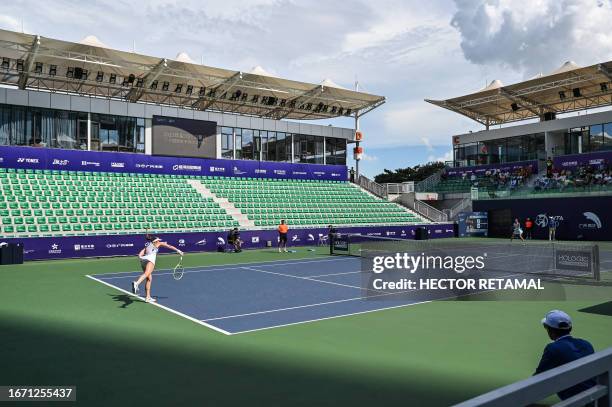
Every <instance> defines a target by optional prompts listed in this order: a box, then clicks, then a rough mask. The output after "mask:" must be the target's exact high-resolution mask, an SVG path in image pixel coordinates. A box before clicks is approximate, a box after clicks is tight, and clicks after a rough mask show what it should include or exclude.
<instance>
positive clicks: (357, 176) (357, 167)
mask: <svg viewBox="0 0 612 407" xmlns="http://www.w3.org/2000/svg"><path fill="white" fill-rule="evenodd" d="M355 92H359V82H358V81H355ZM358 131H359V110H356V111H355V136H356V135H357V132H358ZM357 147H359V140H356V141H355V148H357ZM354 157H355V182H356V183H359V161H360V160H359V159H358V158H357V156H356V155H354Z"/></svg>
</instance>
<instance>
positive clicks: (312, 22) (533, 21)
mask: <svg viewBox="0 0 612 407" xmlns="http://www.w3.org/2000/svg"><path fill="white" fill-rule="evenodd" d="M610 21H612V0H429V1H426V2H423V1H417V0H376V1H369V0H368V1H366V0H363V1H361V0H347V1H343V2H333V1H331V2H330V1H323V0H310V1H297V0H296V1H291V0H206V1H200V0H181V1H176V0H173V1H168V0H151V1H146V2H145V1H137V0H136V1H127V0H112V1H111V0H108V1H106V0H105V1H100V0H90V1H88V2H86V3H84V2H82V1H68V0H55V1H47V2H40V1H26V0H13V1H10V2H5V3H4V4H3V5H2V9H1V10H0V28H5V29H10V30H17V31H21V29H22V27H23V30H24V31H25V32H28V33H32V34H40V35H43V36H47V37H53V38H59V39H64V40H68V41H79V40H81V39H82V38H84V37H85V36H87V35H95V36H96V37H98V39H99V40H100V41H102V42H103V43H104V44H106V45H107V46H109V47H112V48H116V49H121V50H126V51H131V50H132V48H133V47H134V45H135V49H136V51H137V52H139V53H144V54H149V55H153V56H158V57H168V58H175V57H176V55H177V54H178V53H179V52H186V53H187V54H189V55H190V56H191V58H192V59H193V60H194V61H196V62H200V61H201V60H203V61H204V63H205V64H206V65H210V66H218V67H223V68H229V69H235V70H242V71H249V70H251V69H252V68H253V67H255V66H258V65H259V66H262V67H263V68H264V69H265V70H267V71H268V72H271V73H273V74H275V75H278V76H282V77H286V78H290V79H295V80H300V81H308V82H312V83H319V82H321V81H322V80H323V79H326V78H329V79H331V80H333V81H334V82H335V83H337V84H339V85H341V86H344V87H347V88H352V87H353V85H354V82H355V80H356V79H357V80H358V81H359V83H360V88H361V90H363V91H366V92H370V93H374V94H378V95H383V96H386V97H387V103H385V104H384V105H383V106H382V107H380V108H378V109H376V110H375V111H373V112H371V113H369V114H367V115H366V116H365V117H364V118H363V120H362V122H361V129H362V130H363V132H364V134H365V142H364V148H365V153H366V156H365V159H364V160H363V161H362V163H361V168H362V169H363V172H364V173H365V174H367V175H369V176H374V175H376V174H377V173H379V172H381V171H382V169H383V168H390V169H395V168H400V167H406V166H408V165H410V166H412V165H416V164H419V163H423V162H426V161H430V160H434V159H450V151H451V136H452V135H453V134H459V133H463V132H467V131H469V130H480V129H481V128H482V126H480V125H478V124H477V123H475V122H472V121H470V120H469V119H467V118H464V117H462V116H459V115H457V114H454V113H451V112H448V111H446V110H444V109H441V108H438V107H435V106H433V105H429V104H427V103H425V102H424V101H423V99H425V98H428V99H445V98H449V97H453V96H459V95H463V94H467V93H470V92H474V91H477V90H478V89H480V88H482V87H484V86H485V84H486V83H488V82H490V81H492V80H494V79H500V80H501V81H502V82H503V83H504V84H510V83H514V82H517V81H520V80H523V79H526V78H530V77H532V76H534V75H536V74H538V73H540V72H542V73H547V72H550V71H552V70H553V69H555V68H557V67H558V66H560V65H561V64H562V63H563V62H565V61H567V60H573V61H575V62H576V63H577V64H579V65H590V64H594V63H597V62H601V61H604V60H605V61H608V60H611V59H612V31H611V30H610V29H609V27H610ZM332 123H333V124H334V125H340V126H345V127H352V126H353V121H352V120H350V119H338V120H334V121H333V122H332ZM349 165H352V163H349Z"/></svg>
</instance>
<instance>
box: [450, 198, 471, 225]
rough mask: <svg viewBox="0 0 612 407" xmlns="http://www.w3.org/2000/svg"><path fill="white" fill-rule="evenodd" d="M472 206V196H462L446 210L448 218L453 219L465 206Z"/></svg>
mask: <svg viewBox="0 0 612 407" xmlns="http://www.w3.org/2000/svg"><path fill="white" fill-rule="evenodd" d="M471 207H472V198H463V199H462V200H460V201H459V202H457V203H456V204H455V206H453V207H452V208H450V209H449V210H448V219H449V220H454V219H456V218H457V215H458V214H459V212H463V211H465V210H466V209H467V208H471Z"/></svg>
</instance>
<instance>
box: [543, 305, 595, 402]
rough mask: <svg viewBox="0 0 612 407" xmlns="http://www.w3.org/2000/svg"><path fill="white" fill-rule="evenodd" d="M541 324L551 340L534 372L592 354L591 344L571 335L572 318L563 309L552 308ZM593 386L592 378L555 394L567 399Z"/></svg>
mask: <svg viewBox="0 0 612 407" xmlns="http://www.w3.org/2000/svg"><path fill="white" fill-rule="evenodd" d="M542 325H544V329H546V332H547V333H548V337H549V338H550V339H551V340H552V341H553V342H551V343H549V344H548V345H546V347H545V348H544V352H543V354H542V358H541V359H540V363H539V364H538V367H537V368H536V371H535V373H534V374H539V373H542V372H545V371H547V370H550V369H554V368H555V367H558V366H561V365H564V364H566V363H569V362H572V361H574V360H577V359H580V358H582V357H585V356H588V355H591V354H593V353H594V352H595V351H594V350H593V345H591V344H590V343H589V342H588V341H586V340H584V339H578V338H574V337H572V336H571V332H572V319H571V318H570V316H569V315H567V314H566V313H565V312H563V311H559V310H553V311H550V312H549V313H547V314H546V316H545V317H544V318H543V319H542ZM593 386H595V381H594V380H593V379H590V380H587V381H585V382H582V383H579V384H577V385H575V386H572V387H570V388H568V389H564V390H561V391H560V392H559V393H557V395H558V396H559V398H560V399H561V400H565V399H568V398H570V397H572V396H574V395H576V394H578V393H581V392H583V391H585V390H587V389H590V388H591V387H593Z"/></svg>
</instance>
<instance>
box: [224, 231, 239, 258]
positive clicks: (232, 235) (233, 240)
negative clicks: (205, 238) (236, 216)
mask: <svg viewBox="0 0 612 407" xmlns="http://www.w3.org/2000/svg"><path fill="white" fill-rule="evenodd" d="M227 243H229V244H231V245H232V246H233V248H234V252H235V253H240V252H241V251H242V240H240V231H239V230H238V228H234V229H232V230H230V232H229V234H228V235H227Z"/></svg>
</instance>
